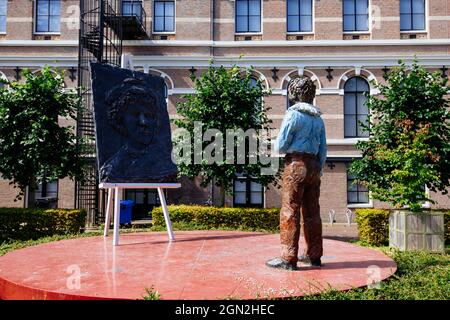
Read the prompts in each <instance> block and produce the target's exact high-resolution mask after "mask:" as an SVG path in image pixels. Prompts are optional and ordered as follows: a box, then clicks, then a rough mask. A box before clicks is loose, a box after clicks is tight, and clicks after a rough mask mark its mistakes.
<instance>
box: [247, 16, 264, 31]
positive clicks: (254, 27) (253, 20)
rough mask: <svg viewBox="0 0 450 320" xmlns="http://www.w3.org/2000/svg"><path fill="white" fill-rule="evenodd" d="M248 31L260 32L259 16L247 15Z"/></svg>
mask: <svg viewBox="0 0 450 320" xmlns="http://www.w3.org/2000/svg"><path fill="white" fill-rule="evenodd" d="M249 31H250V32H260V31H261V19H260V16H250V17H249Z"/></svg>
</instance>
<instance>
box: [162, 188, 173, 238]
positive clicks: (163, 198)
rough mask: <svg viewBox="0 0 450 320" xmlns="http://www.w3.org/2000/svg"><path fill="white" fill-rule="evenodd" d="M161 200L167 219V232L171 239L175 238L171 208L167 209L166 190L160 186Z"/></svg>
mask: <svg viewBox="0 0 450 320" xmlns="http://www.w3.org/2000/svg"><path fill="white" fill-rule="evenodd" d="M158 195H159V200H161V207H162V209H163V213H164V219H165V220H166V226H167V233H168V235H169V240H170V241H172V240H174V239H175V238H174V236H173V231H172V223H171V222H170V216H169V210H168V209H167V203H166V198H165V197H164V192H163V189H162V188H158Z"/></svg>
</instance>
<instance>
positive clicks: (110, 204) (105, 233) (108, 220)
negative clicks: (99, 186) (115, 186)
mask: <svg viewBox="0 0 450 320" xmlns="http://www.w3.org/2000/svg"><path fill="white" fill-rule="evenodd" d="M106 192H107V193H108V203H107V204H106V216H105V230H104V231H103V236H104V237H107V236H108V231H109V227H110V225H111V211H112V209H113V191H112V189H111V188H108V189H106Z"/></svg>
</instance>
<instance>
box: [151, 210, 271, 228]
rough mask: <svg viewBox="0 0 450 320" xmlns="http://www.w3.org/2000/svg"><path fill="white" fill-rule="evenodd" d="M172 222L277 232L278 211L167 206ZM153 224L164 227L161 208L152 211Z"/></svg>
mask: <svg viewBox="0 0 450 320" xmlns="http://www.w3.org/2000/svg"><path fill="white" fill-rule="evenodd" d="M168 209H169V213H170V220H171V221H172V222H188V223H195V224H199V225H202V226H207V227H210V228H220V227H225V228H235V229H237V228H245V229H257V230H268V231H277V230H278V229H279V220H280V218H279V213H280V209H262V208H220V207H209V206H195V205H179V206H168ZM152 219H153V224H154V225H155V226H164V225H165V221H164V215H163V212H162V208H161V207H156V208H154V209H153V211H152Z"/></svg>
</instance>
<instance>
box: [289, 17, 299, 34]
mask: <svg viewBox="0 0 450 320" xmlns="http://www.w3.org/2000/svg"><path fill="white" fill-rule="evenodd" d="M287 23H288V32H296V31H299V30H300V24H299V18H298V16H288V18H287Z"/></svg>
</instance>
